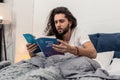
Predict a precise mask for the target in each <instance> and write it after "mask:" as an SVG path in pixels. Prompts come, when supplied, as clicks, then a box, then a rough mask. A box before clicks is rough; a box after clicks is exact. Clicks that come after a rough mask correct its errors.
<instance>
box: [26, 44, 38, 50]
mask: <svg viewBox="0 0 120 80" xmlns="http://www.w3.org/2000/svg"><path fill="white" fill-rule="evenodd" d="M33 47H37V45H36V44H30V45H29V46H28V47H27V48H28V49H29V48H33Z"/></svg>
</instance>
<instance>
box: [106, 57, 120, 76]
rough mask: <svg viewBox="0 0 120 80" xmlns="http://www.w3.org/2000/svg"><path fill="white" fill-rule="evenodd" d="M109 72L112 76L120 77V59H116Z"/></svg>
mask: <svg viewBox="0 0 120 80" xmlns="http://www.w3.org/2000/svg"><path fill="white" fill-rule="evenodd" d="M107 71H108V73H109V74H110V75H120V58H114V59H113V61H112V63H111V65H110V67H109V69H108V70H107Z"/></svg>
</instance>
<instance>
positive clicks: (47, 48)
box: [23, 34, 63, 57]
mask: <svg viewBox="0 0 120 80" xmlns="http://www.w3.org/2000/svg"><path fill="white" fill-rule="evenodd" d="M23 36H24V38H25V39H26V41H27V42H28V43H32V44H33V43H36V44H37V45H38V48H37V49H36V50H35V53H37V52H40V51H42V52H43V53H44V55H45V57H49V56H52V55H58V54H59V55H63V53H60V52H57V51H55V50H54V49H53V48H52V44H59V42H58V41H57V39H56V38H51V37H41V38H37V39H35V37H34V36H33V35H32V34H23Z"/></svg>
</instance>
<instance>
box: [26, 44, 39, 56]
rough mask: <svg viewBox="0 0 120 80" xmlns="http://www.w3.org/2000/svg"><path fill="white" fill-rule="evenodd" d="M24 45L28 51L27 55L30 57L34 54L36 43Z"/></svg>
mask: <svg viewBox="0 0 120 80" xmlns="http://www.w3.org/2000/svg"><path fill="white" fill-rule="evenodd" d="M26 47H27V50H28V52H29V55H30V56H31V57H33V56H35V54H34V53H33V52H34V51H35V50H36V49H37V45H36V44H27V45H26Z"/></svg>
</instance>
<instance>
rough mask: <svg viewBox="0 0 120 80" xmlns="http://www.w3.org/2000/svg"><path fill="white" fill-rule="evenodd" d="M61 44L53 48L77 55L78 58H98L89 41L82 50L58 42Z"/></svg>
mask: <svg viewBox="0 0 120 80" xmlns="http://www.w3.org/2000/svg"><path fill="white" fill-rule="evenodd" d="M58 41H59V42H60V43H61V44H60V45H55V44H53V48H54V49H55V50H56V51H58V52H62V53H66V52H69V53H71V54H74V55H77V56H87V57H89V58H96V50H95V48H94V46H93V44H92V43H91V42H90V41H88V42H86V43H84V44H83V45H82V46H83V47H82V48H80V47H77V46H70V45H69V44H68V43H66V42H64V41H62V40H58Z"/></svg>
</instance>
